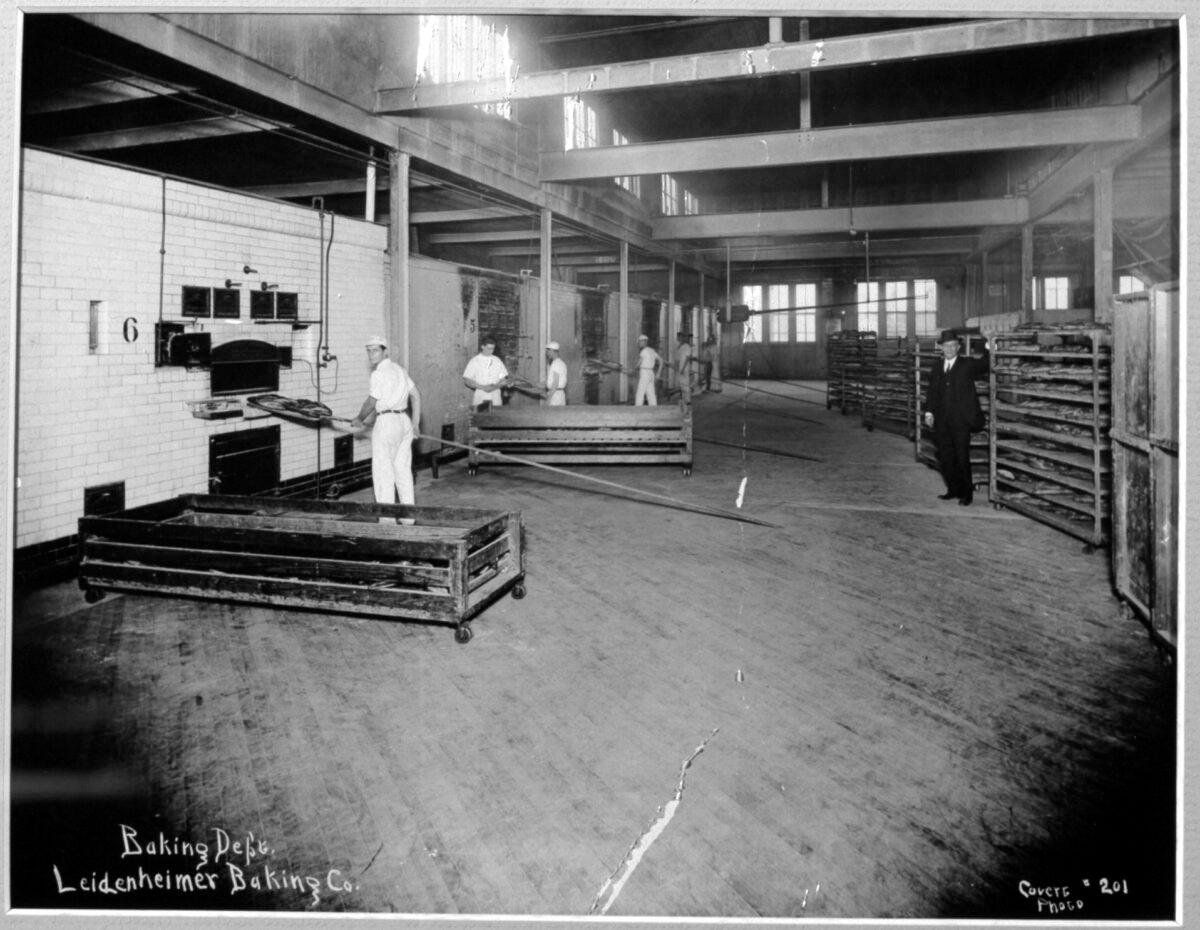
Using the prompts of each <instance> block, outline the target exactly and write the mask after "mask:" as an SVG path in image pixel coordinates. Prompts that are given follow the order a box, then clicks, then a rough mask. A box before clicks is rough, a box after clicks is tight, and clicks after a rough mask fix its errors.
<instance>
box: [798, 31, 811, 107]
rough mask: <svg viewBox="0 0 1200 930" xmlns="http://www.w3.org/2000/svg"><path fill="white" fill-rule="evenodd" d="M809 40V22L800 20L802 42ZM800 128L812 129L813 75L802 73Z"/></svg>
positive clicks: (806, 72) (805, 71)
mask: <svg viewBox="0 0 1200 930" xmlns="http://www.w3.org/2000/svg"><path fill="white" fill-rule="evenodd" d="M807 39H808V20H807V19H802V20H800V41H801V42H804V41H807ZM800 128H801V129H812V75H811V74H810V73H809V72H808V71H807V70H804V71H801V72H800Z"/></svg>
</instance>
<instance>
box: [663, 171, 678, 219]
mask: <svg viewBox="0 0 1200 930" xmlns="http://www.w3.org/2000/svg"><path fill="white" fill-rule="evenodd" d="M660 178H661V182H660V185H659V191H660V192H661V194H662V203H661V207H662V213H663V216H674V215H675V214H676V213H678V212H679V207H678V204H679V182H678V181H676V180H675V179H674V178H673V177H671V176H670V175H669V174H664V175H660Z"/></svg>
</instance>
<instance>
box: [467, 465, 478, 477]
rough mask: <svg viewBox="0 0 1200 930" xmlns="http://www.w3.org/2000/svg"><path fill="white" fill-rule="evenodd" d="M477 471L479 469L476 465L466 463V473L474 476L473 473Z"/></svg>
mask: <svg viewBox="0 0 1200 930" xmlns="http://www.w3.org/2000/svg"><path fill="white" fill-rule="evenodd" d="M478 471H479V467H478V466H476V465H468V466H467V474H468V475H470V476H471V477H474V476H475V473H476V472H478Z"/></svg>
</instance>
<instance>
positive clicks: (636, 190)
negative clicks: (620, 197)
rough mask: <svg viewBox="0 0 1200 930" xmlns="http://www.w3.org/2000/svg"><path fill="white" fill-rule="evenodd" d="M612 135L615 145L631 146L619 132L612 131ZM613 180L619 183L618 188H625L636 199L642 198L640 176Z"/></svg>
mask: <svg viewBox="0 0 1200 930" xmlns="http://www.w3.org/2000/svg"><path fill="white" fill-rule="evenodd" d="M612 135H613V145H628V144H629V140H628V139H627V138H626V137H625V136H624V134H622V133H620V132H618V131H617V130H615V129H614V130H613V131H612ZM613 180H614V181H616V182H617V186H618V187H623V188H625V190H627V191H629V193H631V194H633V196H634V197H641V196H642V179H641V177H640V176H638V175H636V174H633V175H626V176H625V177H620V178H613Z"/></svg>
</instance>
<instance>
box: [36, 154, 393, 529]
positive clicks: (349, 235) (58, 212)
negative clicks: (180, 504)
mask: <svg viewBox="0 0 1200 930" xmlns="http://www.w3.org/2000/svg"><path fill="white" fill-rule="evenodd" d="M23 156H24V157H23V177H22V192H23V200H22V214H21V220H22V225H21V240H20V243H21V252H20V290H19V308H18V312H19V319H18V325H19V338H18V353H19V354H18V364H19V370H18V376H17V378H18V401H17V429H18V436H17V441H18V451H17V475H18V478H19V480H20V487H19V491H18V496H17V526H16V537H15V540H14V542H15V544H16V545H17V546H18V547H22V546H26V545H31V544H34V543H38V542H43V541H46V540H50V539H55V538H60V537H63V536H69V535H71V534H73V533H74V532H75V530H76V520H77V519H78V517H79V516H80V515H81V513H82V506H83V489H84V488H85V487H88V486H91V485H95V484H104V483H107V482H112V481H124V482H125V493H126V504H127V506H131V507H132V506H137V505H139V504H144V503H150V502H153V501H157V500H162V499H164V498H168V497H171V496H174V495H176V494H181V493H188V492H204V491H206V490H207V483H208V437H209V435H211V434H212V433H214V432H227V431H231V430H241V429H248V428H253V427H255V426H261V425H264V424H266V423H275V422H280V421H278V420H275V419H264V420H259V421H250V420H201V419H197V418H195V417H193V416H192V415H191V410H190V408H189V407H188V405H187V401H194V400H201V399H203V398H205V397H207V396H208V394H209V375H208V372H207V371H188V370H186V369H183V368H174V367H162V368H156V367H155V365H154V324H155V322H156V321H157V320H159V319H160V316H161V319H164V320H168V321H179V320H181V319H182V317H181V315H180V295H181V288H182V287H183V285H185V284H189V285H199V286H210V287H211V286H223V285H224V282H225V279H226V278H231V279H233V280H235V281H241V282H242V283H243V287H242V288H241V290H242V292H243V297H242V318H243V320H242V322H240V323H235V322H232V321H212V320H208V321H203V322H201V323H200V324H199V327H200V328H201V329H203V330H207V331H209V332H211V333H212V337H213V344H214V345H218V344H220V343H222V342H226V341H229V340H231V339H244V338H251V339H261V340H263V341H265V342H270V343H273V344H276V345H291V344H292V343H293V331H292V328H291V327H290V326H289V325H287V324H271V325H255V324H253V323H251V322H249V297H248V296H247V294H246V292H248V291H249V290H250V289H252V288H257V287H259V286H260V284H261V282H262V281H264V280H265V281H267V282H268V283H270V284H278V285H279V290H282V291H294V292H296V293H298V294H299V315H300V317H301V318H302V319H312V320H316V319H318V315H319V310H320V306H319V299H320V295H319V293H318V291H319V280H320V264H321V252H322V242H324V244H325V245H326V246H329V268H330V274H329V316H328V323H329V325H328V328H327V329H326V331H325V332H326V337H327V341H328V347H329V351H330V353H332V354H333V355H336V356H337V360H336V361H334V362H332V363H331V364H330V365H329V366H328V367H326V368H323V369H319V370H318V369H317V368H316V367H314V366H313V365H311V364H307V363H305V362H302V361H297V362H296V363H295V364H294V365H293V367H292V368H291V369H290V370H288V369H283V370H282V371H281V375H280V387H279V392H280V393H281V394H285V395H287V396H292V397H305V398H311V399H317V398H318V397H319V398H320V400H321V401H322V402H323V403H325V404H327V405H328V406H330V407H331V408H332V409H333V411H334V413H335V414H337V415H343V416H352V415H353V414H354V413H356V412H357V410H358V407H359V405H360V404H361V402H362V400H363V398H364V397H365V395H366V378H367V373H368V371H367V365H366V358H365V354H364V352H363V349H362V344H363V342H364V341H365V339H366V338H367V336H369V335H370V334H371V333H373V332H377V331H386V327H385V326H384V324H383V308H384V305H385V295H386V276H387V256H386V253H385V249H386V245H387V241H386V240H387V231H386V229H385V228H383V227H381V226H377V225H374V224H369V223H364V222H361V221H356V220H351V219H347V218H345V217H336V218H335V217H332V216H330V215H326V217H325V229H324V239H323V240H322V230H321V223H320V216H319V214H318V213H317V212H316V211H314V210H311V209H307V208H304V207H296V206H290V205H286V204H279V203H274V202H271V201H266V200H261V199H258V198H253V197H245V196H240V195H236V194H232V193H228V192H223V191H220V190H214V189H210V188H205V187H201V186H198V185H190V184H185V183H183V182H180V181H175V180H166V181H165V183H164V181H163V179H162V178H159V177H156V176H153V175H148V174H140V173H137V172H131V171H124V170H119V169H116V168H112V167H108V166H104V165H100V164H96V163H92V162H89V161H85V160H81V159H73V158H65V157H61V156H56V155H51V154H48V153H43V152H34V151H26V152H24V153H23ZM331 236H332V244H331V243H330V237H331ZM245 265H250V266H251V267H252V268H254V269H256V271H257V273H253V274H245V273H244V272H243V270H242V269H243V266H245ZM92 301H100V302H102V304H101V306H102V307H103V308H104V314H103V319H102V323H103V327H104V332H103V334H102V338H101V340H100V350H99V352H97V353H96V354H92V353H90V352H89V348H88V336H89V329H88V322H89V305H90V303H91V302H92ZM314 329H315V328H314ZM127 334H128V336H129V338H128V339H127V338H126V336H127ZM295 335H296V337H298V340H297V341H298V343H300V344H302V343H303V340H304V339H308V340H309V341H310V344H311V343H315V342H316V341H317V340H316V339H315V338H314V333H313V332H312V331H298V332H297V333H296V334H295ZM318 377H319V379H320V385H319V390H318V383H317V381H318ZM281 431H282V454H281V477H282V478H283V479H284V480H287V479H288V478H291V477H296V476H298V475H303V474H308V473H311V472H313V471H315V470H316V467H317V454H318V449H317V443H318V441H320V443H321V449H320V454H321V458H322V467H326V468H327V467H330V466H331V465H332V464H333V441H334V439H335V438H336V436H337V434H336V433H334V432H333V431H331V430H323V431H321V432H320V433H319V434H318V433H317V431H316V430H314V429H311V428H308V427H305V426H302V425H297V424H293V423H288V422H282V430H281ZM318 436H319V437H320V438H319V440H318ZM368 455H369V449H368V448H367V443H366V441H365V440H359V442H358V447H357V448H356V450H355V458H356V459H360V458H365V457H367V456H368Z"/></svg>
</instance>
